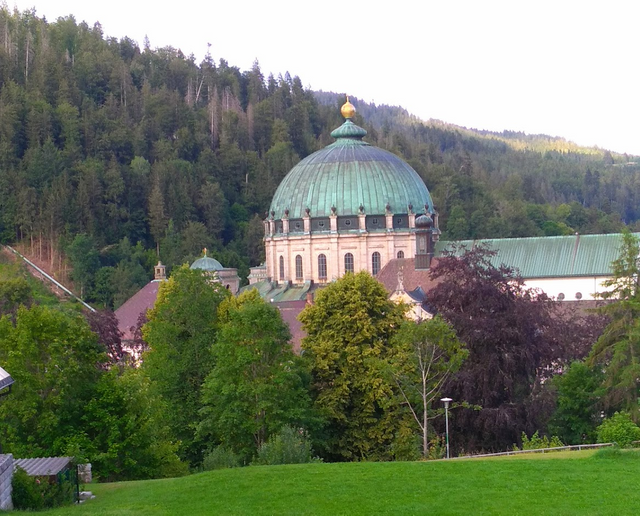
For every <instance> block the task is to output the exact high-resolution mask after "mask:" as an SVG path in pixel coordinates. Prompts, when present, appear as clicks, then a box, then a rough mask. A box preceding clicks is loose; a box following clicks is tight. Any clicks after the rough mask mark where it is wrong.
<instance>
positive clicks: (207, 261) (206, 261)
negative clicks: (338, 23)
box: [190, 254, 224, 272]
mask: <svg viewBox="0 0 640 516" xmlns="http://www.w3.org/2000/svg"><path fill="white" fill-rule="evenodd" d="M190 269H200V270H203V271H206V272H211V271H221V270H222V269H224V267H223V266H222V264H221V263H220V262H219V261H218V260H215V259H213V258H209V257H208V256H207V255H206V254H205V255H204V257H203V258H199V259H197V260H196V261H195V262H193V263H192V264H191V267H190Z"/></svg>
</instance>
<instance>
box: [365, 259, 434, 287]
mask: <svg viewBox="0 0 640 516" xmlns="http://www.w3.org/2000/svg"><path fill="white" fill-rule="evenodd" d="M435 262H436V260H433V261H432V262H431V264H432V265H434V264H435ZM400 269H402V284H403V285H404V291H405V292H411V291H413V290H415V289H417V288H418V287H421V288H422V290H424V291H425V292H426V291H428V290H429V289H431V288H433V287H434V286H436V285H437V284H438V283H439V281H440V280H432V279H431V277H430V276H429V270H428V269H418V270H416V268H415V260H414V259H413V258H395V259H393V260H390V261H389V262H388V263H387V264H386V265H385V266H384V267H383V268H382V270H381V271H380V272H379V273H378V275H377V276H376V279H377V280H378V281H379V282H380V283H382V284H383V285H384V288H385V289H387V292H389V294H392V293H393V292H395V291H396V288H397V287H398V271H399V270H400Z"/></svg>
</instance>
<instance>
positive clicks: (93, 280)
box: [0, 7, 640, 307]
mask: <svg viewBox="0 0 640 516" xmlns="http://www.w3.org/2000/svg"><path fill="white" fill-rule="evenodd" d="M0 42H1V43H0V114H1V116H0V242H6V243H11V244H16V245H17V246H19V247H20V249H23V250H24V251H25V253H27V254H28V255H29V256H30V257H33V258H35V259H37V260H38V261H39V263H43V264H48V265H47V266H48V269H49V270H50V272H52V274H54V275H56V277H59V278H62V279H64V281H67V278H64V275H65V271H66V270H73V275H72V277H71V278H69V279H70V280H71V281H73V282H74V284H76V288H77V291H78V293H80V294H81V295H82V296H84V297H85V298H86V299H87V300H89V301H90V302H92V303H96V304H98V305H104V306H108V307H117V306H118V305H119V304H121V303H122V302H123V301H124V300H125V299H127V297H128V296H130V294H131V293H132V292H135V291H136V290H137V289H138V288H140V287H141V286H142V285H144V284H146V282H147V281H148V280H149V279H150V274H151V271H152V267H153V265H154V264H155V263H156V262H157V260H158V258H159V259H160V260H162V262H163V263H165V264H167V265H168V267H169V269H171V267H173V266H175V265H179V264H182V263H184V262H189V261H193V260H194V259H195V258H196V257H198V256H199V255H200V253H201V250H202V248H204V247H207V248H208V249H210V250H211V253H210V254H212V255H213V256H214V257H215V258H216V259H218V260H219V261H220V262H221V263H223V264H224V265H225V266H228V267H237V268H238V269H239V273H240V275H241V277H246V275H247V273H248V268H249V266H251V265H256V264H258V263H260V262H261V261H262V260H263V258H264V248H263V244H262V236H263V227H262V219H263V218H264V216H265V213H266V212H267V210H268V208H269V204H270V201H271V198H272V196H273V193H274V192H275V189H276V187H277V186H278V184H279V183H280V181H281V179H282V178H283V177H284V175H285V174H286V173H287V172H288V171H289V170H290V169H291V167H293V166H294V165H295V164H296V163H297V162H298V161H299V160H300V159H301V158H303V157H305V156H307V155H308V154H310V153H311V152H314V151H315V150H318V149H320V148H322V147H323V146H325V145H327V144H329V143H331V141H332V139H331V137H330V132H331V130H332V129H334V128H335V127H337V126H338V125H340V123H341V121H342V120H341V117H340V114H339V109H338V108H339V106H340V105H341V104H342V103H343V101H344V96H343V95H336V94H333V93H318V92H315V93H314V92H312V91H308V90H305V89H304V88H303V86H302V84H303V82H302V80H301V79H300V78H299V77H296V76H294V77H291V76H290V75H289V74H288V73H285V74H284V75H279V76H277V77H275V76H273V75H271V76H269V77H265V76H264V75H263V73H262V72H261V70H260V65H259V63H257V62H256V63H254V65H253V67H252V68H251V70H246V71H242V70H240V69H239V68H237V67H236V66H233V64H231V63H228V62H227V61H225V60H224V59H221V60H220V61H219V62H214V61H213V59H212V58H211V56H209V55H208V56H206V57H205V59H204V60H203V61H202V62H200V63H196V62H195V60H194V59H193V58H192V57H188V56H185V55H184V54H182V53H181V52H180V51H179V50H176V49H175V48H172V47H165V48H156V49H152V48H150V47H148V46H147V47H143V48H140V47H139V46H138V45H137V44H136V43H135V42H134V41H132V40H131V39H129V38H126V37H125V38H122V39H120V40H117V39H115V38H111V37H109V35H106V34H103V32H102V29H101V27H100V25H99V24H96V25H95V26H93V27H89V26H88V25H87V24H86V23H77V22H76V20H75V19H74V18H73V16H68V17H65V18H60V19H58V20H56V21H55V22H49V21H46V20H44V19H41V18H38V17H37V16H36V15H34V14H33V13H18V12H12V11H10V10H9V9H8V8H7V7H0ZM353 100H354V103H355V104H356V105H357V107H358V109H359V112H358V114H357V115H356V120H355V121H356V123H358V124H360V125H362V126H363V127H364V128H365V129H367V131H368V136H367V140H368V141H369V142H370V143H372V144H374V145H377V146H380V147H382V148H385V149H388V150H390V151H392V152H394V153H397V154H398V155H400V156H401V157H403V158H404V159H406V160H407V161H408V162H409V163H410V164H411V165H412V166H413V167H414V168H415V170H416V171H417V172H418V173H419V174H420V175H421V177H422V178H423V179H424V181H425V183H426V184H427V186H428V188H429V190H430V191H431V193H432V196H433V198H434V201H435V204H436V206H437V208H438V210H439V212H440V226H441V228H442V229H443V230H444V235H443V237H444V238H447V239H458V238H482V237H493V238H498V237H518V236H538V235H558V234H569V233H574V232H576V231H577V232H580V233H602V232H604V233H606V232H614V231H619V230H620V229H621V228H622V227H623V225H624V224H629V225H631V226H633V227H636V226H637V223H638V220H639V219H640V203H639V202H638V198H639V196H640V165H638V163H637V162H635V161H634V160H636V159H637V158H632V157H629V156H621V155H616V154H613V153H610V152H607V151H604V150H601V149H584V148H580V147H577V146H575V145H573V144H572V143H571V142H567V141H565V140H563V139H562V138H550V137H545V136H531V135H524V134H523V133H517V132H504V133H500V134H497V133H489V132H486V131H476V130H471V129H465V128H461V127H456V126H454V125H451V124H447V123H445V122H440V121H433V120H431V121H427V122H423V121H420V120H418V119H417V118H416V117H414V116H411V115H410V114H409V113H408V112H407V111H406V110H404V109H402V108H397V107H390V106H374V105H369V104H366V103H363V102H361V101H359V100H358V99H357V98H354V99H353ZM398 101H399V102H400V103H401V102H402V99H401V98H399V99H398Z"/></svg>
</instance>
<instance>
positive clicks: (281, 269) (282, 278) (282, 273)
mask: <svg viewBox="0 0 640 516" xmlns="http://www.w3.org/2000/svg"><path fill="white" fill-rule="evenodd" d="M280 281H284V256H281V257H280Z"/></svg>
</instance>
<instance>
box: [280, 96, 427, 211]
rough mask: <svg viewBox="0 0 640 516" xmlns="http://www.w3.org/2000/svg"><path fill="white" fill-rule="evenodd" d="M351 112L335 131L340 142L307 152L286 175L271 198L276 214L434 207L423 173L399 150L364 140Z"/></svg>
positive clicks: (347, 111)
mask: <svg viewBox="0 0 640 516" xmlns="http://www.w3.org/2000/svg"><path fill="white" fill-rule="evenodd" d="M345 106H346V104H345ZM354 112H355V109H354V108H353V106H352V105H351V104H349V106H347V107H346V108H345V109H343V115H350V117H351V116H353V114H354ZM350 117H348V118H347V120H346V121H345V122H344V124H342V126H340V127H339V128H337V129H336V130H334V131H333V132H332V133H331V136H333V137H334V138H336V141H335V142H334V143H332V144H331V145H329V146H327V147H325V148H324V149H322V150H319V151H317V152H315V153H313V154H311V155H309V156H307V157H306V158H305V159H303V160H302V161H300V163H298V164H297V165H296V166H295V167H293V168H292V169H291V171H290V172H289V173H288V174H287V175H286V176H285V178H284V179H283V180H282V182H281V183H280V185H279V186H278V189H277V190H276V193H275V195H274V197H273V200H272V202H271V207H270V209H269V213H270V214H271V216H272V217H273V218H275V219H281V218H283V217H285V216H287V217H288V218H289V219H299V218H303V217H304V216H306V215H307V208H308V215H309V216H310V217H312V218H313V217H328V216H330V215H331V214H332V211H333V210H335V213H336V214H337V215H338V216H345V215H357V214H359V213H363V212H364V213H366V214H367V215H384V214H385V213H386V212H387V211H390V212H391V213H407V212H409V211H412V209H413V207H415V211H416V213H422V212H424V211H425V209H428V211H430V212H433V201H432V200H431V195H429V191H428V190H427V187H426V186H425V184H424V182H423V181H422V179H421V178H420V176H419V175H418V173H417V172H416V171H415V170H414V169H413V168H411V166H409V164H408V163H406V162H405V161H403V160H402V159H400V158H399V157H398V156H396V155H395V154H392V153H391V152H388V151H386V150H383V149H380V148H378V147H375V146H373V145H371V144H369V143H367V142H364V141H362V138H363V137H364V136H365V135H366V134H367V132H366V131H365V130H364V129H362V128H361V127H358V126H357V125H355V124H354V123H353V122H351V120H350ZM425 206H426V208H425ZM332 208H333V210H332ZM286 210H288V213H287V214H285V211H286Z"/></svg>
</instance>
